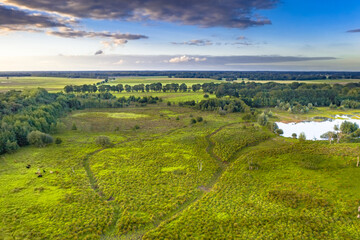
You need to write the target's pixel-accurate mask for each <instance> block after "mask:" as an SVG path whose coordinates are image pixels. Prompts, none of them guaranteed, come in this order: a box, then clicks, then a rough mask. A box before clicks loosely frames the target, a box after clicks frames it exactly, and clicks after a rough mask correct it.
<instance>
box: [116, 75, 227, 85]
mask: <svg viewBox="0 0 360 240" xmlns="http://www.w3.org/2000/svg"><path fill="white" fill-rule="evenodd" d="M157 82H161V83H162V84H168V83H178V84H181V83H185V84H186V85H188V86H192V85H193V84H203V83H210V82H214V83H220V82H224V81H219V80H215V79H210V78H168V77H166V76H163V77H151V76H149V77H119V78H116V79H115V80H112V81H110V82H109V84H111V85H116V84H123V85H125V84H128V85H130V86H133V85H136V84H145V85H146V84H151V83H157Z"/></svg>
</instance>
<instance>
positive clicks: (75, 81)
mask: <svg viewBox="0 0 360 240" xmlns="http://www.w3.org/2000/svg"><path fill="white" fill-rule="evenodd" d="M100 81H102V80H101V79H91V78H58V77H9V78H6V77H0V92H1V91H9V90H21V89H31V88H38V87H40V88H45V89H46V90H48V91H55V92H58V91H62V90H63V89H64V87H65V86H66V85H82V84H93V83H97V82H100Z"/></svg>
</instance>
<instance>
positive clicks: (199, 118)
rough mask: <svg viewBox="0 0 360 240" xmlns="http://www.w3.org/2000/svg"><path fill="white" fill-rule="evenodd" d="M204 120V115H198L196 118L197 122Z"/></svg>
mask: <svg viewBox="0 0 360 240" xmlns="http://www.w3.org/2000/svg"><path fill="white" fill-rule="evenodd" d="M203 120H204V119H203V118H202V117H197V118H196V121H197V122H202V121H203Z"/></svg>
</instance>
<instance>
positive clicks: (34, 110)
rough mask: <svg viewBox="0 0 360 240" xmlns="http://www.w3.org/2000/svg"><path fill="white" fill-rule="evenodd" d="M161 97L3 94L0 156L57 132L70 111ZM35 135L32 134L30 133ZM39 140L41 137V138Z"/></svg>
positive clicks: (38, 91) (142, 102) (149, 101)
mask: <svg viewBox="0 0 360 240" xmlns="http://www.w3.org/2000/svg"><path fill="white" fill-rule="evenodd" d="M158 101H161V99H160V98H158V97H134V96H130V97H128V98H125V97H122V98H116V97H114V96H113V95H112V94H111V93H99V94H83V95H81V96H76V95H74V94H63V93H49V92H47V91H46V90H45V89H33V90H25V91H22V92H21V91H9V92H6V93H0V154H3V153H10V152H13V151H15V150H16V149H18V148H19V147H22V146H26V145H29V141H31V139H34V137H32V136H33V135H34V136H40V137H41V138H43V137H42V136H46V135H39V134H37V131H39V132H41V133H45V134H48V133H56V132H57V131H59V130H60V129H62V128H64V127H65V126H63V125H62V124H61V123H60V122H59V118H60V117H62V116H64V115H65V114H66V113H68V112H69V111H71V110H76V109H84V108H102V107H104V108H122V107H126V106H129V105H130V104H131V103H136V104H140V105H141V106H143V105H146V104H154V103H157V102H158ZM32 132H35V133H36V134H35V133H33V134H32V135H29V134H30V133H32ZM40 137H39V138H40Z"/></svg>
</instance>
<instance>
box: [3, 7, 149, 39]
mask: <svg viewBox="0 0 360 240" xmlns="http://www.w3.org/2000/svg"><path fill="white" fill-rule="evenodd" d="M76 23H78V22H77V21H75V20H72V19H70V18H65V17H59V16H55V15H51V14H47V13H42V14H40V13H38V12H30V11H28V10H22V9H17V8H10V7H6V6H4V5H0V30H1V31H2V32H11V31H27V32H45V31H46V33H47V34H49V35H54V36H58V37H64V38H84V37H86V38H103V39H107V40H106V41H103V42H102V43H103V44H104V45H106V46H117V45H121V44H125V43H127V42H128V41H129V40H137V39H145V38H148V37H147V36H145V35H141V34H130V33H113V32H93V31H84V30H76V29H74V28H73V26H75V25H76Z"/></svg>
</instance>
